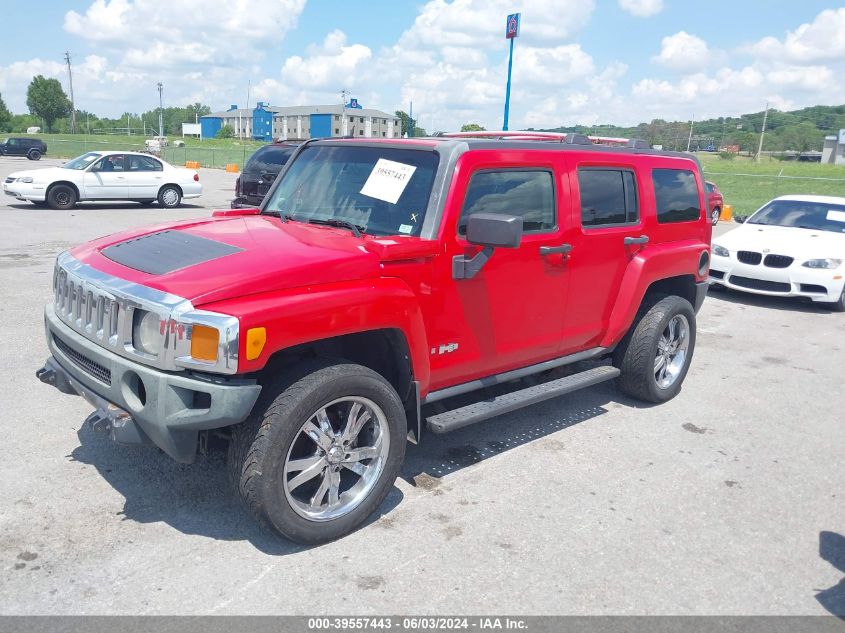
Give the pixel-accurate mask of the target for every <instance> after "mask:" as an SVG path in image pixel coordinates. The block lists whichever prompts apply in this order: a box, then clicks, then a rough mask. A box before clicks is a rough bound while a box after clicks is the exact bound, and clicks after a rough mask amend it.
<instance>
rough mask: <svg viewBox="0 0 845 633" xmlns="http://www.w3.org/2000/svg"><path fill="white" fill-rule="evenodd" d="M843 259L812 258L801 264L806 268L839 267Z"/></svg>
mask: <svg viewBox="0 0 845 633" xmlns="http://www.w3.org/2000/svg"><path fill="white" fill-rule="evenodd" d="M841 263H842V260H841V259H811V260H809V261H806V262H804V263H803V264H801V265H802V266H803V267H804V268H837V267H838V266H839V264H841Z"/></svg>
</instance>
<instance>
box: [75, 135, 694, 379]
mask: <svg viewBox="0 0 845 633" xmlns="http://www.w3.org/2000/svg"><path fill="white" fill-rule="evenodd" d="M369 142H377V141H373V140H370V139H368V143H369ZM392 142H394V143H395V142H396V141H392ZM406 143H407V144H408V145H417V146H420V147H428V146H431V145H435V144H436V141H428V140H426V141H421V140H420V141H418V140H409V141H406ZM580 166H593V167H596V166H598V167H601V166H613V167H624V168H627V169H630V170H632V171H633V172H634V173H635V175H636V182H637V187H638V190H637V195H638V199H639V208H640V218H639V220H638V221H637V222H636V223H633V224H629V225H624V226H611V227H605V228H584V227H582V224H581V218H580V199H579V193H578V172H577V170H578V168H579V167H580ZM508 168H513V169H525V168H531V169H543V170H548V171H549V172H550V173H551V174H552V176H553V179H554V183H555V195H556V202H555V204H556V212H557V226H556V228H555V229H553V230H552V231H550V232H545V233H526V234H524V236H523V240H522V243H521V245H520V246H519V247H518V248H514V249H506V248H499V249H496V250H495V252H494V253H493V255H492V257H491V258H490V259H489V261H488V262H487V263H486V265H485V266H484V268H483V270H482V272H481V273H480V274H478V275H476V276H475V277H473V278H471V279H459V280H456V279H453V273H452V260H453V258H454V257H455V256H456V255H469V256H471V255H474V254H475V253H477V252H478V251H479V250H480V248H479V247H477V246H473V245H471V244H469V243H468V242H467V241H466V240H465V239H464V238H463V237H461V236H459V235H458V231H457V224H458V219H459V217H460V214H461V210H462V206H463V203H464V197H465V193H466V191H467V186H468V183H469V180H470V178H471V176H472V174H473V173H475V172H477V171H478V170H484V169H497V170H499V169H508ZM654 168H679V169H688V170H691V171H693V172H694V174H695V178H696V180H697V184H698V190H699V205H700V208H701V209H708V210H709V207H708V206H707V203H708V200H705V193H704V182H703V181H702V180H701V174H700V171H699V169H698V166H697V165H696V163H695V162H694V161H693V160H692V159H688V158H682V157H677V156H665V155H657V154H633V153H625V152H618V153H617V152H595V151H590V150H586V149H585V150H584V151H578V150H576V149H571V150H568V151H559V150H556V149H553V148H550V149H548V150H545V149H518V148H513V149H511V148H506V149H501V148H499V149H495V150H493V149H473V150H469V151H466V152H465V153H464V154H462V155H461V156H460V157H459V158H458V160H457V163H456V165H455V167H454V171H453V173H452V174H451V179H450V184H449V187H448V192H447V194H446V197H445V202H444V206H443V212H442V217H441V219H440V224H439V231H438V234H437V239H435V240H424V239H420V238H416V237H409V236H391V237H373V236H366V235H365V236H363V237H361V238H358V237H355V236H354V235H353V234H352V233H351V232H350V231H349V230H347V229H344V228H334V227H328V226H317V225H308V224H303V223H300V222H295V221H289V222H284V221H282V220H280V219H278V218H275V217H272V216H266V215H256V214H255V213H256V210H254V209H238V210H231V211H230V210H227V211H223V212H215V214H214V215H215V217H214V218H211V219H203V220H192V221H186V222H181V223H171V224H165V225H160V226H158V227H153V228H152V229H151V228H149V227H147V228H144V229H139V230H134V231H128V232H126V233H122V234H117V235H111V236H108V237H105V238H102V239H99V240H97V241H94V242H90V243H88V244H85V245H83V246H80V247H78V248H76V249H74V251H73V255H74V256H75V257H76V258H77V259H79V260H81V261H83V262H85V263H87V264H89V265H91V266H93V267H95V268H97V269H99V270H101V271H103V272H106V273H109V274H112V275H114V276H116V277H119V278H122V279H126V280H129V281H132V282H136V283H140V284H144V285H147V286H150V287H153V288H157V289H159V290H162V291H166V292H170V293H173V294H176V295H179V296H181V297H185V298H187V299H190V300H191V301H192V302H193V304H194V306H195V307H202V308H203V309H207V310H212V311H217V312H221V313H224V314H229V315H233V316H236V317H238V318H239V319H240V323H241V332H246V330H248V329H249V328H251V327H264V328H266V330H267V342H266V345H265V348H264V351H263V353H262V354H261V356H260V357H259V358H258V359H256V360H254V361H248V360H246V354H245V343H246V342H245V337H243V336H242V337H241V342H240V344H241V350H240V352H241V353H240V364H239V368H238V371H239V373H249V372H254V371H258V370H260V369H262V367H264V365H265V364H266V363H267V361H268V359H269V358H270V357H271V356H272V355H273V354H274V353H275V352H277V351H280V350H284V349H286V348H289V347H291V346H294V345H299V344H302V343H307V342H311V341H317V340H321V339H325V338H329V337H335V336H341V335H344V334H352V333H358V332H364V331H369V330H377V329H393V330H399V331H401V333H402V334H403V335H404V337H405V339H406V341H407V343H408V349H409V352H410V361H411V364H412V369H413V374H414V379H415V380H417V381H418V382H419V384H420V392H421V395H423V396H425V394H427V393H428V392H430V391H432V390H436V389H441V388H445V387H448V386H452V385H455V384H460V383H463V382H467V381H470V380H473V379H477V378H481V377H484V376H489V375H492V374H496V373H499V372H504V371H509V370H512V369H516V368H519V367H524V366H527V365H531V364H534V363H538V362H542V361H544V360H549V359H552V358H556V357H559V356H562V355H565V354H568V353H573V352H577V351H580V350H585V349H590V348H595V347H610V346H612V345H614V344H616V343H617V342H618V341H619V340H620V339H621V337H622V336H623V335H624V334H625V332H626V331H627V329H628V328H629V326H630V325H631V323H632V322H633V319H634V317H635V314H636V312H637V309H638V308H639V305H640V302H641V300H642V298H643V296H644V295H645V293H646V291H647V289H648V287H649V285H650V284H651V283H653V282H655V281H658V280H660V279H665V278H667V277H672V276H676V275H692V276H694V278H695V281H697V282H703V281H705V276H706V271H705V275H701V274H700V273H699V272H698V269H699V258H700V257H701V255H702V252H707V251H709V247H710V233H711V225H710V223H709V221H708V216H707V213H706V212H702V213H701V214H700V217H699V219H698V220H695V221H692V222H682V223H672V224H660V223H659V222H658V221H657V218H656V216H655V214H654V212H653V209H654V190H653V186H652V179H651V170H652V169H654ZM165 229H178V230H181V231H185V232H188V233H191V234H194V235H197V236H201V237H206V238H210V239H215V240H219V241H221V242H224V243H227V244H231V245H233V246H238V247H241V248H243V249H244V250H243V251H241V252H239V253H236V254H233V255H229V256H226V257H223V258H220V259H216V260H211V261H208V262H205V263H202V264H198V265H195V266H190V267H187V268H184V269H180V270H176V271H173V272H171V273H168V274H164V275H159V276H155V275H150V274H146V273H143V272H139V271H137V270H134V269H130V268H127V267H125V266H122V265H120V264H117V263H115V262H113V261H111V260H110V259H108V258H106V257H105V256H103V255H102V254H101V250H102V249H103V248H105V247H106V246H109V245H110V244H114V243H117V242H120V241H123V240H126V239H129V238H132V237H137V236H140V235H143V234H147V233H150V232H153V231H156V230H165ZM640 235H648V236H649V237H650V241H649V242H648V244H646V245H637V246H626V245H624V243H623V240H624V238H625V237H637V236H640ZM562 244H571V245H572V251H571V253H570V254H568V255H562V254H558V255H549V256H541V255H540V251H539V249H540V247H541V246H553V247H554V246H560V245H562Z"/></svg>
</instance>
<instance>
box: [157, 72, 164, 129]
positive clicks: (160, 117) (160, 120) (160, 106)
mask: <svg viewBox="0 0 845 633" xmlns="http://www.w3.org/2000/svg"><path fill="white" fill-rule="evenodd" d="M163 89H164V85H163V84H162V83H161V82H160V81H159V82H158V135H159V136H164V106H163V103H164V102H163V100H162V96H161V91H162V90H163Z"/></svg>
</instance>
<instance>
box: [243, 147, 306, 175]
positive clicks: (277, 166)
mask: <svg viewBox="0 0 845 633" xmlns="http://www.w3.org/2000/svg"><path fill="white" fill-rule="evenodd" d="M294 149H296V148H295V147H290V146H287V147H279V146H273V145H267V146H265V147H262V148H261V149H259V150H258V151H257V152H255V154H253V155H252V156H251V157H250V159H249V160H248V161H247V162H246V165H245V166H244V171H248V172H256V173H261V172H270V173H273V174H278V173H279V172H280V171H281V170H282V166H283V165H284V164H285V163H286V162H288V158H290V157H291V154H293V150H294Z"/></svg>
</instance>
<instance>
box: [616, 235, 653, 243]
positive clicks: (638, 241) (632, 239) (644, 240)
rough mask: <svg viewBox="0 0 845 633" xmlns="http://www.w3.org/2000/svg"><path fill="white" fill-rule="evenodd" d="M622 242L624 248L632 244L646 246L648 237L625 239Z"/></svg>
mask: <svg viewBox="0 0 845 633" xmlns="http://www.w3.org/2000/svg"><path fill="white" fill-rule="evenodd" d="M622 242H623V243H624V244H625V246H630V245H632V244H648V235H640V236H639V237H626V238H625V239H624V240H622Z"/></svg>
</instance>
